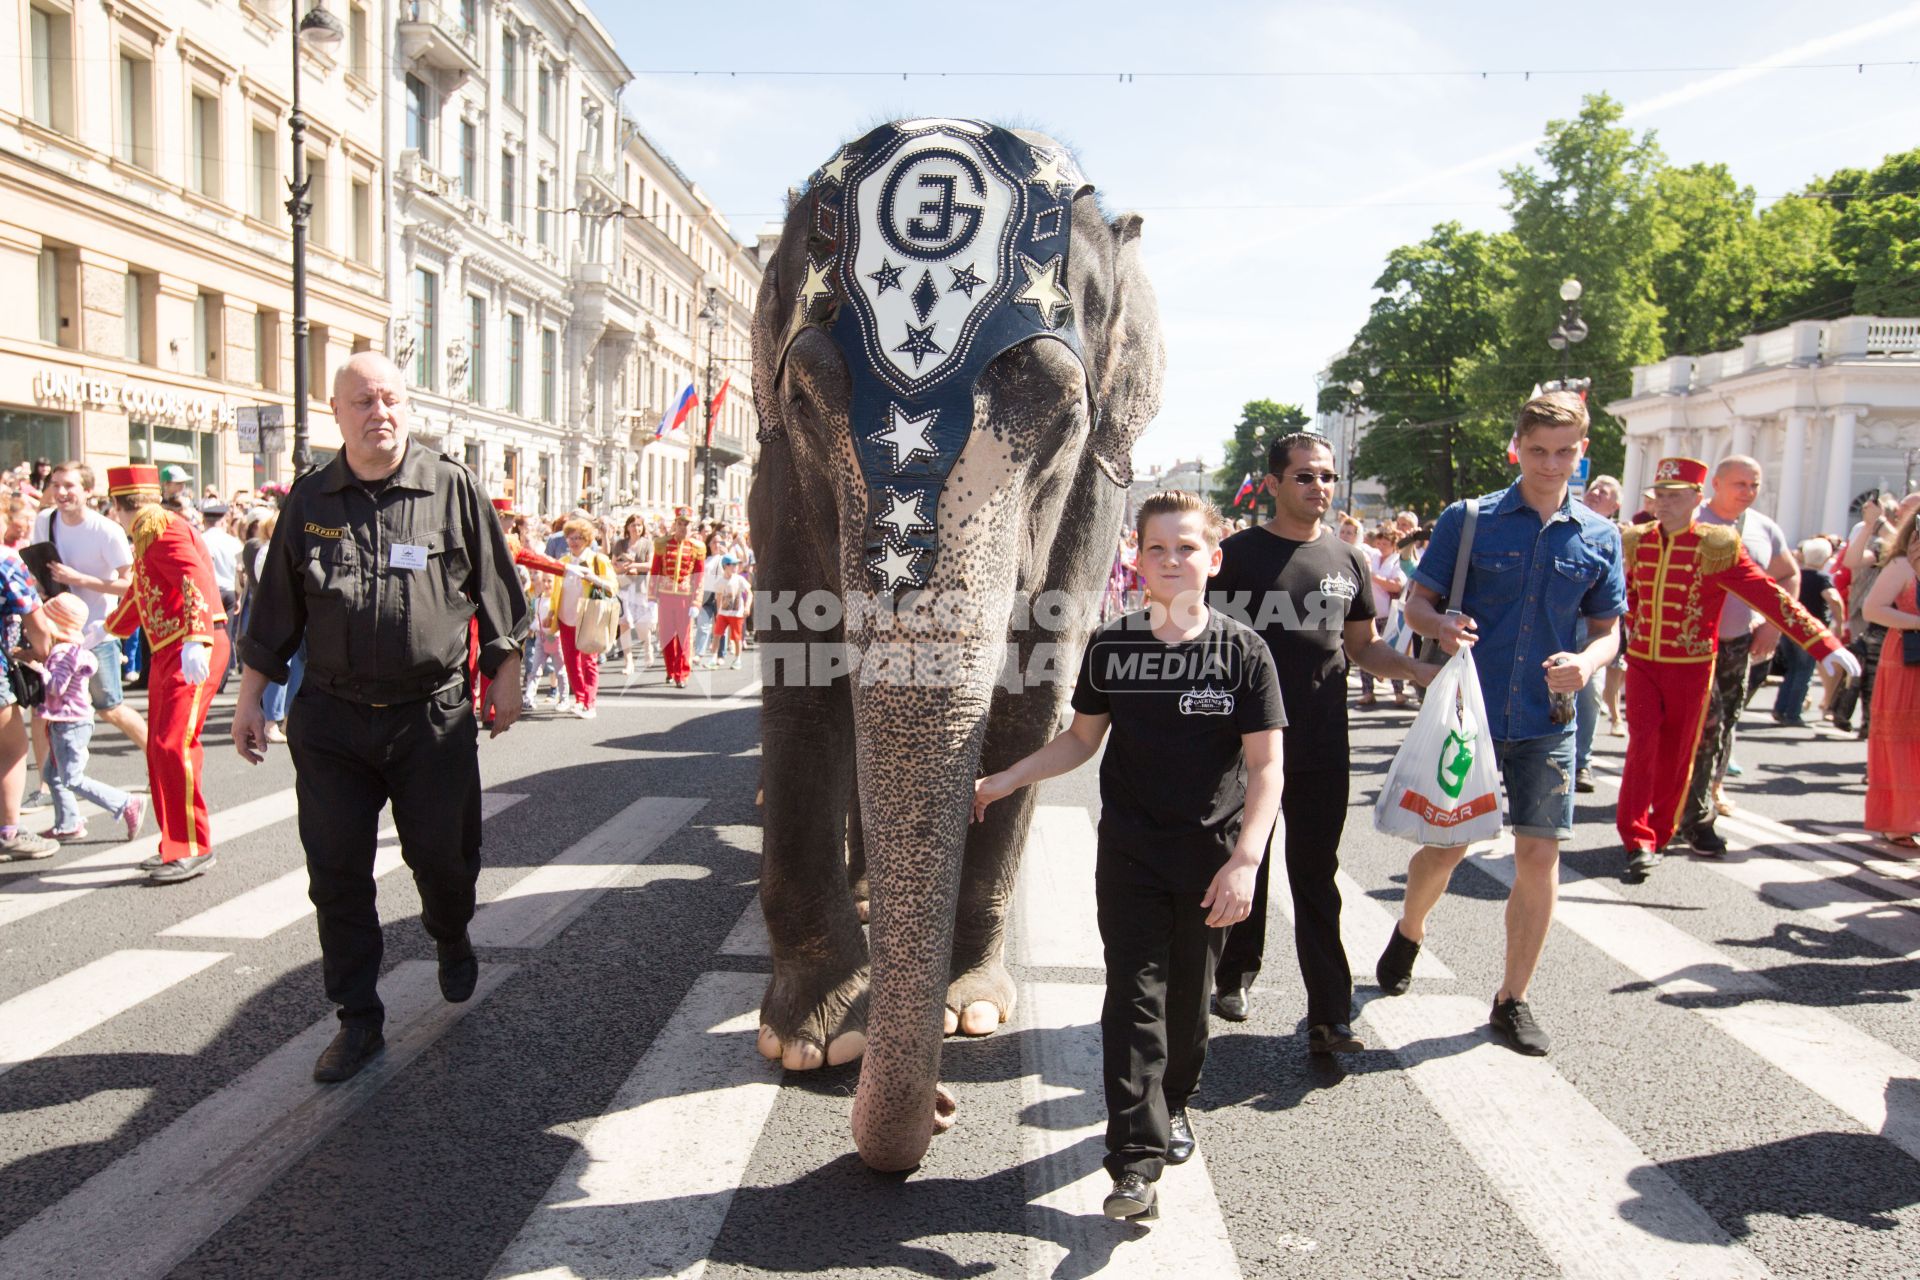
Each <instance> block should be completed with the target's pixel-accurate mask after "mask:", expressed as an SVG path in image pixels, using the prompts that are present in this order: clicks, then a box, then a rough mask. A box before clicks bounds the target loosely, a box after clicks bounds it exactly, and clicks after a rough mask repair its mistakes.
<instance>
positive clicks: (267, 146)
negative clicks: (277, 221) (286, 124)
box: [247, 125, 280, 222]
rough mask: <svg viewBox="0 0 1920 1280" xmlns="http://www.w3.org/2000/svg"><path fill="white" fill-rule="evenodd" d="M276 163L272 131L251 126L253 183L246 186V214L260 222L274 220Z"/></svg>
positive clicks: (276, 178) (277, 182) (277, 160)
mask: <svg viewBox="0 0 1920 1280" xmlns="http://www.w3.org/2000/svg"><path fill="white" fill-rule="evenodd" d="M278 162H279V157H278V156H276V155H274V145H273V130H271V129H265V128H262V127H261V126H259V125H255V126H253V166H252V167H253V181H252V182H250V183H248V184H247V212H248V213H250V214H252V215H253V216H254V217H255V218H257V219H259V220H260V221H261V222H272V221H273V220H274V217H273V208H274V201H273V197H274V195H275V190H274V189H275V188H276V187H278V186H279V185H280V174H279V172H278V170H279V167H280V166H279V163H278Z"/></svg>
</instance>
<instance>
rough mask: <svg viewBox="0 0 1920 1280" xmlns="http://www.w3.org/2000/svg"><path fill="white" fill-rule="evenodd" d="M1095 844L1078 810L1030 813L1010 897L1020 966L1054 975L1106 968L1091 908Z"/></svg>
mask: <svg viewBox="0 0 1920 1280" xmlns="http://www.w3.org/2000/svg"><path fill="white" fill-rule="evenodd" d="M1095 840H1096V836H1095V833H1094V829H1093V819H1092V817H1091V816H1089V815H1088V813H1087V811H1086V810H1085V809H1083V808H1081V807H1080V806H1079V805H1077V804H1039V805H1035V806H1034V807H1033V822H1032V825H1031V826H1029V827H1028V828H1027V845H1026V849H1025V850H1024V851H1023V853H1022V855H1021V858H1020V877H1019V880H1018V881H1017V882H1016V888H1015V891H1014V892H1015V895H1016V896H1015V899H1014V901H1015V908H1014V917H1015V918H1014V928H1015V929H1016V930H1018V933H1019V937H1020V939H1021V947H1022V954H1021V957H1020V958H1021V960H1022V962H1023V963H1025V964H1029V965H1033V966H1035V967H1036V968H1055V969H1100V968H1104V967H1105V966H1106V963H1107V962H1106V955H1105V952H1104V950H1103V949H1102V948H1101V945H1100V923H1099V920H1098V918H1097V916H1096V914H1095V912H1094V902H1093V872H1094V863H1095V855H1096V844H1095Z"/></svg>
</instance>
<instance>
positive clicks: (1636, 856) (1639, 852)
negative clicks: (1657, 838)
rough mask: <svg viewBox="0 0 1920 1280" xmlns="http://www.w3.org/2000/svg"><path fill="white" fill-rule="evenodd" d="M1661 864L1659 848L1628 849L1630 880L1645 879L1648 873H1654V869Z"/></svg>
mask: <svg viewBox="0 0 1920 1280" xmlns="http://www.w3.org/2000/svg"><path fill="white" fill-rule="evenodd" d="M1659 865H1660V851H1659V850H1658V849H1629V850H1627V878H1628V879H1630V880H1645V879H1646V878H1647V876H1648V875H1650V874H1652V872H1653V869H1654V868H1655V867H1657V866H1659Z"/></svg>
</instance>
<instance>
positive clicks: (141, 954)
mask: <svg viewBox="0 0 1920 1280" xmlns="http://www.w3.org/2000/svg"><path fill="white" fill-rule="evenodd" d="M227 954H228V953H226V952H224V951H115V952H114V953H112V954H111V955H105V956H102V957H100V958H99V959H98V960H95V961H94V962H93V963H92V964H88V965H82V966H81V967H80V968H78V969H75V970H74V971H73V972H71V973H66V974H62V975H61V976H60V977H58V978H55V979H54V980H53V981H51V982H47V983H43V984H41V985H40V986H37V987H35V988H34V989H33V990H31V991H27V992H24V993H22V994H21V995H17V996H15V997H14V998H13V999H11V1000H8V1001H7V1002H6V1003H5V1004H0V1074H5V1072H6V1071H7V1070H8V1069H9V1068H12V1067H15V1066H18V1065H19V1064H20V1063H22V1062H27V1061H30V1060H31V1059H34V1058H37V1057H39V1056H40V1055H41V1054H43V1053H45V1052H47V1051H48V1050H49V1049H53V1048H55V1047H57V1046H59V1045H62V1044H65V1043H66V1042H67V1041H69V1040H71V1039H73V1038H74V1037H76V1036H79V1035H82V1034H84V1033H85V1032H88V1031H91V1030H93V1028H95V1027H97V1026H99V1025H100V1024H101V1023H103V1022H105V1021H106V1020H107V1019H109V1018H112V1017H114V1016H115V1015H117V1014H121V1013H125V1012H126V1011H127V1010H128V1009H131V1008H133V1006H135V1005H137V1004H139V1003H140V1002H141V1001H143V1000H146V999H149V998H150V997H153V996H156V995H158V994H160V993H161V992H162V991H165V990H166V989H167V988H168V987H171V986H173V985H174V984H175V983H178V982H184V981H185V980H186V979H188V978H191V977H192V976H193V975H194V974H196V973H199V972H200V971H201V970H202V969H205V968H207V967H209V966H211V965H215V964H218V963H220V961H222V960H225V959H226V958H227Z"/></svg>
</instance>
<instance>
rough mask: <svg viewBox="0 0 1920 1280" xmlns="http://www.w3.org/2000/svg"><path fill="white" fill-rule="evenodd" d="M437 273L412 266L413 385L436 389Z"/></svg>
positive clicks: (438, 347)
mask: <svg viewBox="0 0 1920 1280" xmlns="http://www.w3.org/2000/svg"><path fill="white" fill-rule="evenodd" d="M439 324H440V277H439V276H437V275H435V274H433V272H431V271H428V270H427V269H426V268H425V267H415V268H414V270H413V385H414V386H416V387H419V388H421V389H422V390H425V391H437V390H438V389H439V387H440V379H439V376H438V374H437V372H436V366H437V365H438V364H439V360H438V358H437V356H438V352H439V349H440V342H439Z"/></svg>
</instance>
